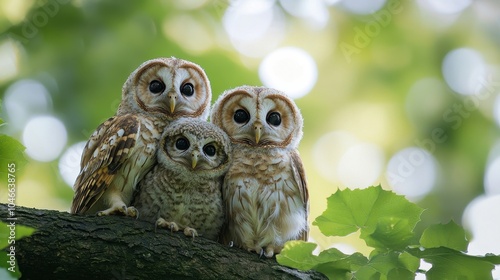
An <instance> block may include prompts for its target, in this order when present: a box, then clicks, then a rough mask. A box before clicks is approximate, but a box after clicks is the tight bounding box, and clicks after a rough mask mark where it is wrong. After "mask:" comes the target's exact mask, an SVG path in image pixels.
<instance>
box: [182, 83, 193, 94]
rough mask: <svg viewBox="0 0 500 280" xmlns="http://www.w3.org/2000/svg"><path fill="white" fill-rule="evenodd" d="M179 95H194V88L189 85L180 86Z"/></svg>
mask: <svg viewBox="0 0 500 280" xmlns="http://www.w3.org/2000/svg"><path fill="white" fill-rule="evenodd" d="M181 93H182V94H183V95H185V96H191V95H193V94H194V86H193V84H191V83H185V84H183V85H182V86H181Z"/></svg>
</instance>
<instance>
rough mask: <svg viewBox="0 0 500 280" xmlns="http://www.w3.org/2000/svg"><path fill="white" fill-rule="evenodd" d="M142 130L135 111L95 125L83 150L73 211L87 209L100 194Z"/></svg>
mask: <svg viewBox="0 0 500 280" xmlns="http://www.w3.org/2000/svg"><path fill="white" fill-rule="evenodd" d="M139 130H140V121H139V119H138V118H137V117H136V116H133V115H122V116H115V117H112V118H110V119H108V120H107V121H105V122H104V123H103V124H101V125H100V126H99V127H98V128H97V129H96V131H95V132H94V134H93V135H92V137H91V138H90V140H89V141H88V142H87V145H86V146H85V149H84V151H83V155H82V161H81V163H80V165H81V171H80V174H79V175H78V177H77V179H76V182H75V185H74V189H75V196H74V198H73V204H72V205H71V213H85V212H87V211H88V210H89V209H90V208H91V207H92V206H93V205H94V204H95V203H96V202H97V201H98V200H99V199H100V198H101V196H102V195H103V193H104V192H105V191H106V190H107V189H108V187H109V185H110V184H111V182H112V181H113V179H114V178H115V175H116V174H117V172H119V171H120V168H121V167H122V165H123V164H124V163H125V162H126V161H127V160H128V158H129V155H130V154H133V152H134V149H135V146H136V141H137V138H138V135H139V133H138V132H139Z"/></svg>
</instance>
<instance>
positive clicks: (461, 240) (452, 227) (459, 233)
mask: <svg viewBox="0 0 500 280" xmlns="http://www.w3.org/2000/svg"><path fill="white" fill-rule="evenodd" d="M420 244H421V245H422V246H424V247H425V248H438V247H448V248H451V249H455V250H457V251H463V252H466V251H467V246H468V245H469V241H467V237H466V235H465V230H464V229H463V228H462V227H461V226H459V225H457V224H456V223H455V222H454V221H450V222H449V223H447V224H445V225H443V224H439V225H431V226H429V227H428V228H427V229H426V230H425V231H424V232H423V233H422V237H421V238H420Z"/></svg>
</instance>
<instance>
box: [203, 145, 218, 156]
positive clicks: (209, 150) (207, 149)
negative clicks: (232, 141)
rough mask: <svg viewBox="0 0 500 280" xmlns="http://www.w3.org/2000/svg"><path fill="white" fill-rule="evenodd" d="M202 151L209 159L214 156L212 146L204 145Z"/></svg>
mask: <svg viewBox="0 0 500 280" xmlns="http://www.w3.org/2000/svg"><path fill="white" fill-rule="evenodd" d="M203 151H204V152H205V154H206V155H207V156H209V157H212V156H214V155H215V147H214V145H212V144H208V145H205V147H203Z"/></svg>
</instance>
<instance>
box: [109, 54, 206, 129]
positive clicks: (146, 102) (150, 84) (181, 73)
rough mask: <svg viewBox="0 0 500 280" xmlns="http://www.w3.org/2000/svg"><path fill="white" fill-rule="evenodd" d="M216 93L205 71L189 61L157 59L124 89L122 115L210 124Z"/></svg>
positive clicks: (137, 73)
mask: <svg viewBox="0 0 500 280" xmlns="http://www.w3.org/2000/svg"><path fill="white" fill-rule="evenodd" d="M211 99H212V91H211V88H210V82H209V80H208V78H207V76H206V74H205V72H204V71H203V69H202V68H201V67H200V66H198V65H196V64H194V63H192V62H189V61H186V60H182V59H177V58H174V57H172V58H156V59H152V60H148V61H146V62H144V63H143V64H142V65H140V66H139V67H138V68H137V69H136V70H135V71H134V72H132V74H130V76H129V77H128V79H127V81H126V82H125V84H124V85H123V89H122V102H121V103H120V106H119V108H118V112H117V114H118V115H121V114H128V113H147V114H152V115H155V116H157V117H159V118H162V119H167V120H174V119H177V118H180V117H194V118H200V119H204V120H206V119H207V117H208V114H209V109H210V101H211Z"/></svg>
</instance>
